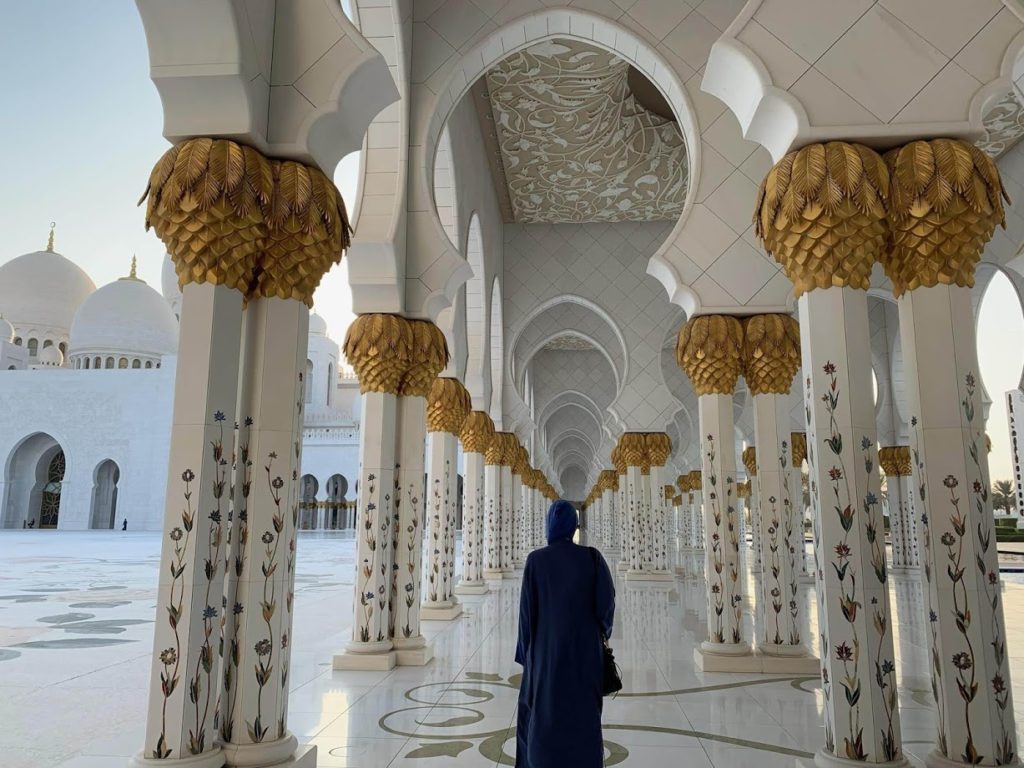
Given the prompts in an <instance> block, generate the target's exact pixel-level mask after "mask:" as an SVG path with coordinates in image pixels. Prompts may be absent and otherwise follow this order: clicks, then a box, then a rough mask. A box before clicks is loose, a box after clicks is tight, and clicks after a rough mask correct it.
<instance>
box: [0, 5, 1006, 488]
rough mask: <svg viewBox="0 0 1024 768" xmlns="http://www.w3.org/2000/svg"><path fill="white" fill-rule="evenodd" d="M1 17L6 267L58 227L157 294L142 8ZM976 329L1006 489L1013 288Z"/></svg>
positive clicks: (30, 10) (84, 259)
mask: <svg viewBox="0 0 1024 768" xmlns="http://www.w3.org/2000/svg"><path fill="white" fill-rule="evenodd" d="M2 13H3V18H2V23H0V70H2V71H3V72H5V73H6V74H7V77H6V78H5V81H4V113H3V115H2V119H0V147H3V168H4V183H3V184H2V185H0V232H2V233H3V245H2V247H0V263H3V262H5V261H8V260H9V259H12V258H14V257H16V256H18V255H20V254H22V253H27V252H29V251H35V250H39V249H41V248H43V247H44V246H45V245H46V236H47V232H48V229H49V222H50V221H56V222H57V235H56V246H57V250H58V251H60V252H61V253H63V254H64V255H65V256H67V257H68V258H70V259H72V260H73V261H75V262H77V263H78V264H79V265H81V266H82V268H83V269H85V270H86V271H87V272H88V273H89V275H90V276H91V277H92V278H93V280H94V281H95V282H96V284H97V285H103V284H105V283H108V282H110V281H112V280H115V279H117V278H118V277H122V276H123V275H125V274H127V272H128V266H129V262H130V261H131V256H132V254H133V253H134V254H137V255H138V258H139V274H140V276H141V277H142V278H143V279H145V280H146V281H147V282H148V283H149V284H150V285H152V286H154V287H157V288H159V285H160V264H161V261H162V259H163V253H164V250H163V247H162V246H161V244H160V242H159V240H158V239H157V238H156V236H155V235H154V234H153V233H151V232H149V233H147V232H145V231H144V229H143V210H142V209H141V208H139V207H137V206H136V202H137V201H138V199H139V196H140V195H141V194H142V191H143V189H145V186H146V179H147V177H148V174H149V170H150V168H151V167H152V166H153V163H154V162H155V161H156V159H157V158H158V157H159V156H160V154H161V153H162V152H163V151H164V150H165V149H166V147H167V143H166V141H164V139H163V138H162V136H161V128H162V112H161V107H160V99H159V97H158V96H157V93H156V89H155V88H154V87H153V84H152V83H151V82H150V80H149V76H148V71H149V61H148V56H147V52H146V40H145V36H144V34H143V31H142V23H141V22H140V21H139V17H138V13H137V11H136V9H135V4H134V2H132V0H102V1H101V2H84V1H80V0H33V1H32V2H5V3H3V12H2ZM342 166H343V167H341V168H340V169H339V171H338V173H336V174H335V181H336V182H337V183H338V186H339V188H340V189H341V191H342V193H343V195H344V196H345V199H346V201H347V202H349V203H350V205H351V202H352V197H353V193H354V187H355V172H356V168H357V166H358V158H357V157H356V156H349V158H346V160H345V161H343V164H342ZM316 303H317V307H316V308H317V311H318V312H320V313H321V314H322V315H324V317H325V319H326V320H327V322H328V327H329V328H330V332H331V335H332V336H333V337H334V338H335V339H338V340H340V339H341V338H342V337H343V335H344V332H345V328H346V326H347V324H348V321H349V319H350V318H351V309H350V308H351V295H350V292H349V288H348V282H347V277H346V274H345V269H344V264H342V265H341V266H340V267H336V268H335V269H334V270H332V272H331V273H330V274H329V275H328V276H327V277H326V278H325V280H324V283H323V284H322V286H321V289H320V290H319V291H318V292H317V295H316ZM979 329H980V333H979V356H980V358H981V373H982V376H983V378H984V380H985V383H986V385H987V386H988V389H989V392H990V394H991V395H992V396H993V398H994V400H995V403H994V404H993V408H992V413H991V419H990V422H989V427H988V431H989V433H990V435H991V436H992V440H993V444H994V451H993V453H992V457H991V463H992V474H993V477H994V478H1004V477H1005V478H1008V477H1010V458H1009V438H1008V432H1007V427H1006V413H1005V407H1004V405H1003V399H1004V398H1003V393H1004V392H1005V391H1006V390H1007V389H1008V388H1010V387H1013V386H1016V384H1017V382H1018V380H1019V377H1020V371H1021V365H1022V363H1024V319H1022V317H1021V312H1020V310H1019V308H1018V306H1017V302H1016V297H1015V296H1014V294H1013V290H1012V288H1011V287H1010V285H1009V283H1008V281H1006V279H1005V278H1002V277H997V279H996V280H995V281H994V285H993V287H992V289H991V294H990V298H988V299H987V300H986V302H985V305H984V306H983V309H982V313H981V318H980V321H979Z"/></svg>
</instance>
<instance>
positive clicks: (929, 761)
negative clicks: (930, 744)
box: [893, 749, 1021, 768]
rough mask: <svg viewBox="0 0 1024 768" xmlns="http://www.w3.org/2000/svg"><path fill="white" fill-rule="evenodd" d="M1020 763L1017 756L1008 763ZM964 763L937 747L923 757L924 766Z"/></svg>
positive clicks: (952, 767) (946, 767)
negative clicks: (949, 756)
mask: <svg viewBox="0 0 1024 768" xmlns="http://www.w3.org/2000/svg"><path fill="white" fill-rule="evenodd" d="M1020 764H1021V763H1020V758H1018V759H1017V760H1015V761H1014V762H1012V763H1008V765H1011V766H1014V765H1020ZM893 765H896V763H893ZM965 765H967V764H966V763H958V762H956V761H955V760H950V759H949V758H948V757H946V756H945V755H944V754H942V753H941V752H939V750H937V749H933V750H932V751H931V752H929V753H928V754H927V755H925V758H924V766H925V768H963V767H964V766H965Z"/></svg>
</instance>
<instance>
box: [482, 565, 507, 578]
mask: <svg viewBox="0 0 1024 768" xmlns="http://www.w3.org/2000/svg"><path fill="white" fill-rule="evenodd" d="M503 578H505V574H504V573H503V572H502V570H501V568H484V579H486V580H487V581H501V580H502V579H503Z"/></svg>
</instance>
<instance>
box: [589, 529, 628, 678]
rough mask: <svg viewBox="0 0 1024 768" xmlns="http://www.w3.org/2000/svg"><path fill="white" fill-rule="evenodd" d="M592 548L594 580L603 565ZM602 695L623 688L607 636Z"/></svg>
mask: <svg viewBox="0 0 1024 768" xmlns="http://www.w3.org/2000/svg"><path fill="white" fill-rule="evenodd" d="M588 549H590V558H591V560H593V561H594V581H595V582H596V581H597V569H598V568H600V567H601V564H600V563H598V561H597V558H599V557H600V556H601V553H600V552H598V551H597V550H596V549H594V548H593V547H588ZM601 666H602V669H601V695H602V696H612V695H614V694H616V693H618V692H619V691H621V690H622V673H621V671H620V670H619V665H618V664H616V663H615V653H614V652H613V651H612V647H611V646H610V645H608V640H607V638H604V637H602V638H601Z"/></svg>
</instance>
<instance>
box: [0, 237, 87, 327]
mask: <svg viewBox="0 0 1024 768" xmlns="http://www.w3.org/2000/svg"><path fill="white" fill-rule="evenodd" d="M95 290H96V284H95V283H93V281H92V280H91V279H90V278H89V276H88V275H87V274H86V273H85V272H84V271H83V270H82V269H81V267H79V266H78V265H77V264H75V263H74V262H72V261H70V260H69V259H66V258H64V257H63V256H61V255H60V254H59V253H56V252H54V251H49V250H48V251H36V252H35V253H26V254H25V255H24V256H18V257H17V258H16V259H12V260H11V261H8V262H7V263H6V264H3V265H2V266H0V313H2V314H3V316H4V317H5V318H7V320H8V321H9V322H10V323H11V325H13V326H15V327H16V328H25V329H40V330H42V329H53V330H56V331H58V332H59V333H58V335H62V334H66V333H67V332H68V329H69V328H70V327H71V322H72V320H74V317H75V312H77V311H78V308H79V307H80V306H82V302H84V301H85V300H86V298H88V297H89V295H90V294H92V293H93V292H94V291H95Z"/></svg>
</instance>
